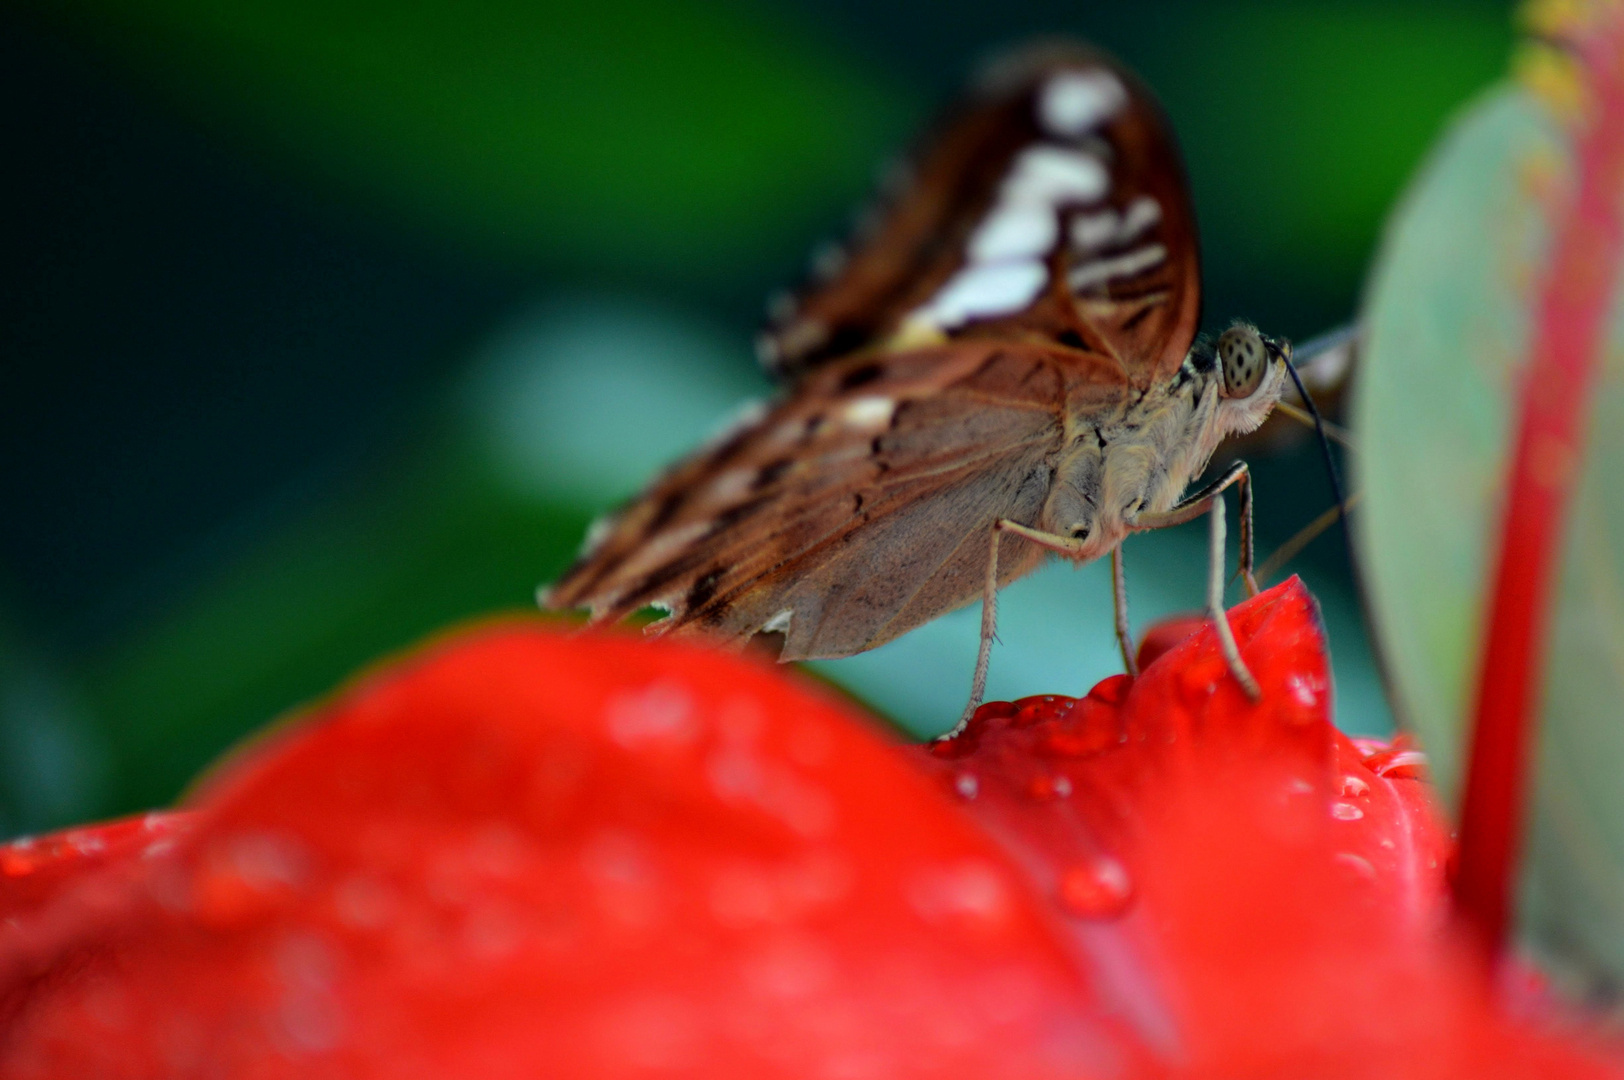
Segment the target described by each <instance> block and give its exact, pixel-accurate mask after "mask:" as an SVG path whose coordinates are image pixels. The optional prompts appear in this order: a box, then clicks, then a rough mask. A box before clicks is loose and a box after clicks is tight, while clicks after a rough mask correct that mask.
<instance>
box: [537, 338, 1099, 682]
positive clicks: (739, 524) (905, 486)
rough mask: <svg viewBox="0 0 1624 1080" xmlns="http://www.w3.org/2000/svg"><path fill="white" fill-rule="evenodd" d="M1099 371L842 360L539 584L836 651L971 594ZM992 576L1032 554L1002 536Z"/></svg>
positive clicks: (1026, 348)
mask: <svg viewBox="0 0 1624 1080" xmlns="http://www.w3.org/2000/svg"><path fill="white" fill-rule="evenodd" d="M1125 390H1126V385H1125V382H1124V380H1123V377H1122V376H1121V374H1120V373H1119V371H1118V370H1117V369H1116V368H1115V366H1114V365H1110V364H1108V363H1105V362H1104V361H1101V360H1099V359H1098V358H1095V357H1090V356H1088V355H1087V354H1081V353H1072V352H1069V351H1068V350H1056V349H1053V348H1044V347H1037V346H1031V345H1004V344H999V343H994V342H977V343H961V344H954V345H947V346H941V347H937V348H927V349H920V350H910V351H903V352H897V353H890V354H886V355H885V356H883V357H882V358H879V359H874V358H865V357H862V356H857V357H848V358H846V359H844V360H841V361H834V362H831V363H829V364H827V365H824V366H822V367H820V368H819V369H817V370H816V371H814V372H812V373H811V374H809V375H808V376H807V377H806V379H805V380H804V381H803V382H802V384H801V385H800V386H798V387H797V392H796V393H795V394H794V395H793V396H792V397H791V398H790V399H788V400H787V401H785V402H783V403H782V404H780V405H779V406H777V407H776V408H774V409H772V410H771V411H770V412H769V413H768V414H767V415H766V416H764V417H761V418H759V419H758V420H756V421H755V422H753V423H752V424H750V425H749V426H748V427H746V428H744V429H743V430H741V431H739V432H737V433H736V434H734V435H732V436H731V437H729V438H727V439H725V440H724V441H722V442H721V443H720V444H718V445H716V446H715V447H713V448H710V449H708V450H702V451H701V452H700V453H699V454H697V455H695V456H694V457H693V458H691V459H689V460H688V461H686V462H683V463H682V464H680V465H678V466H677V467H676V468H675V469H673V470H672V471H671V472H669V473H668V474H667V475H666V476H665V477H663V478H662V479H661V480H659V481H658V482H656V483H655V484H654V485H653V486H652V487H651V488H650V489H649V491H647V492H646V493H645V494H643V495H642V496H640V497H639V498H637V499H636V500H635V501H633V502H632V503H631V504H630V505H629V506H627V507H625V508H624V509H623V510H622V511H620V513H619V514H618V515H616V516H615V517H614V518H612V519H611V520H610V521H609V523H608V525H607V528H606V530H604V531H603V532H602V535H601V536H600V538H599V539H598V541H597V542H596V543H595V544H593V545H591V546H589V549H588V551H587V552H585V553H584V554H583V556H582V558H581V559H580V561H579V562H577V563H576V565H575V566H573V567H571V568H570V569H569V571H568V572H567V573H566V574H565V575H564V577H563V578H562V579H561V580H560V581H559V582H558V583H557V584H556V585H554V586H553V587H552V588H551V589H550V590H549V591H548V593H547V595H546V597H545V598H544V602H545V603H546V604H547V606H549V607H590V608H591V610H592V615H593V619H594V621H599V620H615V619H620V618H622V617H624V616H626V615H629V614H631V613H632V612H634V611H636V610H637V609H639V608H642V607H647V606H651V605H653V606H659V607H664V608H668V609H669V610H670V617H669V618H668V619H667V620H665V621H664V622H662V623H660V624H658V625H659V626H660V627H661V628H662V629H665V630H670V631H678V632H682V631H704V632H705V633H706V634H707V635H708V636H712V637H714V638H719V639H721V640H723V641H732V642H734V643H742V642H743V641H745V640H747V639H748V638H749V637H750V636H751V635H753V634H755V633H757V632H760V631H763V630H767V631H783V632H784V633H785V634H786V640H785V646H784V651H783V654H782V659H785V660H799V659H808V658H814V657H837V656H849V655H851V654H853V653H856V652H861V651H862V650H864V649H869V648H873V647H874V646H876V645H880V644H882V643H884V642H886V641H889V640H890V639H891V638H893V637H896V636H897V635H898V634H901V633H903V632H904V631H907V630H909V629H912V628H913V627H915V626H918V625H920V624H922V623H924V622H927V621H929V620H930V619H933V618H935V617H936V616H937V615H940V614H942V613H944V612H946V611H950V610H952V609H954V608H957V607H960V606H962V605H964V604H966V603H969V602H970V601H971V600H974V599H976V598H977V597H978V596H979V595H980V591H981V584H982V579H983V577H984V575H985V573H986V570H985V568H986V564H987V544H988V538H989V537H990V535H991V527H992V525H993V523H994V522H995V521H997V520H998V519H999V518H1001V517H1007V518H1010V519H1012V520H1015V521H1018V522H1023V523H1027V524H1034V523H1036V522H1037V521H1038V518H1039V515H1040V513H1041V511H1042V508H1043V505H1044V502H1045V500H1046V498H1047V497H1048V494H1049V486H1050V480H1051V477H1052V474H1053V464H1052V463H1053V460H1054V456H1055V454H1056V453H1057V451H1058V450H1059V449H1060V446H1061V442H1062V441H1063V439H1064V438H1065V436H1064V431H1065V430H1066V424H1065V412H1066V409H1067V407H1068V405H1069V406H1070V407H1072V408H1075V407H1076V405H1077V404H1078V401H1079V394H1081V395H1083V396H1084V398H1086V397H1087V396H1088V395H1098V396H1099V397H1100V400H1101V402H1102V403H1104V402H1106V401H1119V400H1121V398H1122V396H1123V395H1124V392H1125ZM1006 548H1008V549H1010V550H1009V551H1008V558H1007V559H1006V560H1005V562H1004V564H1003V568H1002V569H1003V575H1002V576H1003V578H1004V580H1006V581H1007V580H1013V579H1014V578H1015V577H1018V576H1020V575H1021V574H1023V573H1025V572H1027V571H1028V570H1030V569H1032V568H1033V567H1035V566H1036V565H1037V563H1038V561H1040V559H1041V558H1042V552H1041V551H1039V550H1038V549H1037V548H1035V547H1030V546H1028V545H1024V544H1009V545H1006Z"/></svg>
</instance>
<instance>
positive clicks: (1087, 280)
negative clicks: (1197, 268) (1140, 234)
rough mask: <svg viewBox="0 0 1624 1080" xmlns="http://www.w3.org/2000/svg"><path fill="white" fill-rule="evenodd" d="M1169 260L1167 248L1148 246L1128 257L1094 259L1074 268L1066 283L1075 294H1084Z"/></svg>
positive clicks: (1129, 254) (1135, 249) (1136, 249)
mask: <svg viewBox="0 0 1624 1080" xmlns="http://www.w3.org/2000/svg"><path fill="white" fill-rule="evenodd" d="M1166 258H1167V248H1165V247H1164V246H1162V245H1161V244H1146V245H1145V246H1144V247H1139V248H1134V249H1133V250H1132V251H1130V252H1128V253H1127V254H1126V255H1118V256H1116V257H1115V258H1111V259H1094V260H1093V261H1091V262H1086V263H1083V264H1082V265H1081V266H1077V267H1074V268H1073V269H1072V271H1071V273H1070V274H1069V275H1067V278H1066V283H1067V284H1068V285H1070V286H1071V288H1072V291H1073V292H1082V291H1083V290H1085V289H1091V288H1093V287H1094V286H1096V285H1103V284H1105V283H1106V282H1107V281H1110V280H1112V279H1113V278H1124V277H1132V276H1133V275H1135V274H1138V273H1141V272H1143V271H1145V270H1149V269H1150V268H1151V267H1152V266H1156V265H1157V264H1159V263H1161V262H1162V261H1163V260H1165V259H1166Z"/></svg>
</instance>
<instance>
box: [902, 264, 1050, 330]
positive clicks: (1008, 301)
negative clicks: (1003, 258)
mask: <svg viewBox="0 0 1624 1080" xmlns="http://www.w3.org/2000/svg"><path fill="white" fill-rule="evenodd" d="M1048 278H1049V271H1048V269H1047V268H1046V267H1045V266H1044V265H1043V264H1042V263H1041V262H1038V261H1037V260H1036V259H1022V260H1020V261H1018V262H1004V263H991V264H986V265H971V266H967V267H965V268H964V269H963V270H960V271H959V272H958V273H957V274H955V275H953V278H952V279H951V280H950V281H948V283H947V284H946V285H943V286H942V289H941V291H940V292H938V293H937V294H936V295H935V296H933V297H931V299H930V302H929V303H928V304H926V305H925V306H924V307H922V308H920V309H919V310H918V311H917V312H915V313H914V317H915V318H918V319H921V320H923V321H924V322H926V323H928V324H930V325H933V326H939V327H942V328H944V329H952V328H954V327H957V326H962V325H963V324H964V323H966V322H968V321H969V320H971V319H977V318H986V317H988V316H995V315H1010V314H1013V313H1014V312H1017V311H1020V310H1021V309H1022V308H1024V307H1026V306H1027V305H1028V304H1030V303H1031V302H1032V301H1033V300H1034V299H1036V297H1037V295H1038V293H1039V292H1041V291H1042V289H1043V284H1044V282H1045V281H1047V280H1048Z"/></svg>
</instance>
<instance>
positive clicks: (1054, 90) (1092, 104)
mask: <svg viewBox="0 0 1624 1080" xmlns="http://www.w3.org/2000/svg"><path fill="white" fill-rule="evenodd" d="M1127 103H1128V91H1127V89H1126V88H1125V87H1123V85H1122V81H1121V80H1120V79H1118V78H1117V77H1116V76H1115V75H1113V74H1111V73H1110V72H1109V71H1068V72H1064V73H1062V74H1059V75H1056V76H1055V77H1054V78H1052V79H1050V80H1049V82H1048V84H1047V85H1046V86H1044V88H1043V90H1042V92H1041V93H1040V94H1039V96H1038V120H1039V122H1041V123H1042V124H1043V127H1044V129H1045V130H1047V131H1048V132H1049V133H1050V134H1052V135H1059V136H1062V137H1066V138H1075V137H1076V136H1078V135H1082V134H1084V133H1085V132H1088V131H1092V130H1093V129H1094V128H1096V127H1098V126H1099V125H1100V124H1102V123H1104V122H1105V121H1106V120H1109V119H1110V118H1111V117H1113V116H1115V115H1116V114H1117V113H1119V112H1121V111H1122V107H1123V106H1124V105H1126V104H1127Z"/></svg>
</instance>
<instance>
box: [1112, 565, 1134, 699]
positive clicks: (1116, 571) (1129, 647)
mask: <svg viewBox="0 0 1624 1080" xmlns="http://www.w3.org/2000/svg"><path fill="white" fill-rule="evenodd" d="M1111 607H1112V610H1113V611H1114V613H1115V615H1116V639H1117V648H1119V649H1121V650H1122V667H1123V669H1124V670H1125V671H1127V673H1128V674H1129V675H1131V676H1134V677H1136V678H1137V677H1138V675H1139V661H1138V660H1137V659H1135V657H1134V655H1133V633H1132V631H1131V630H1130V629H1129V628H1128V576H1127V574H1126V573H1124V571H1123V568H1122V545H1121V544H1118V545H1117V546H1116V547H1114V548H1112V549H1111Z"/></svg>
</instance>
